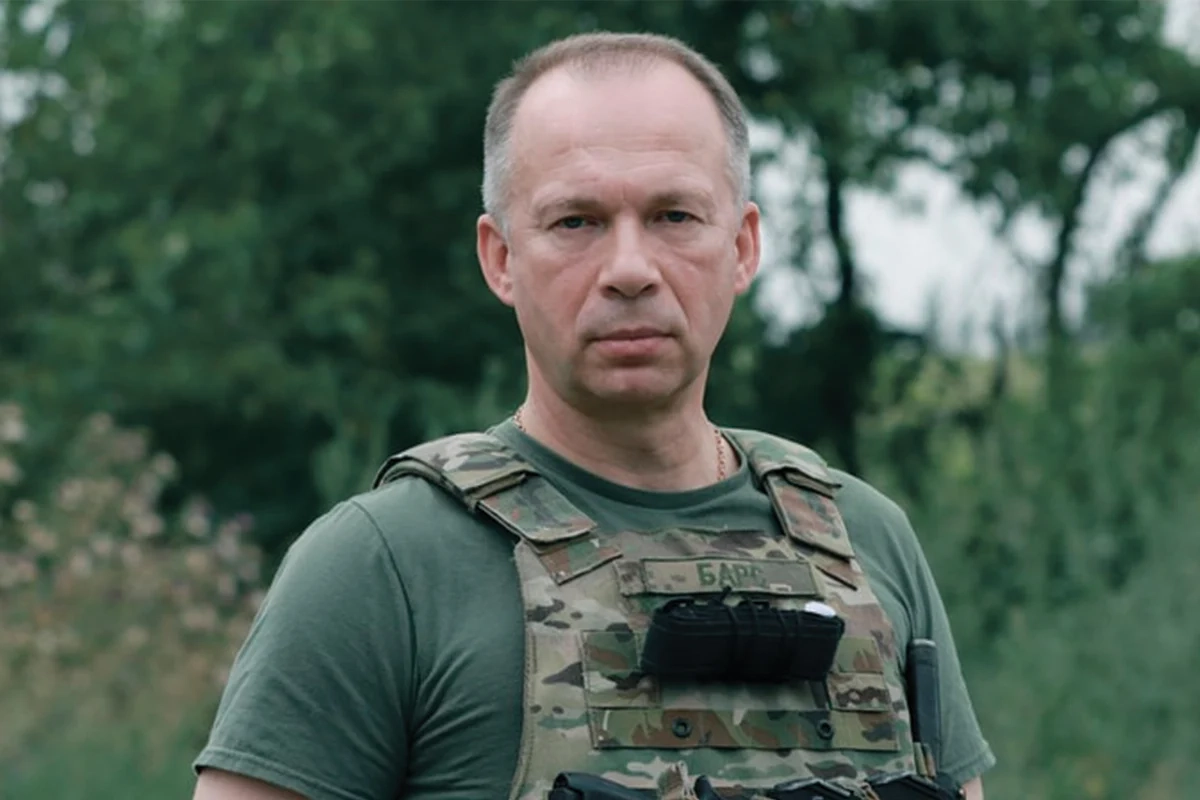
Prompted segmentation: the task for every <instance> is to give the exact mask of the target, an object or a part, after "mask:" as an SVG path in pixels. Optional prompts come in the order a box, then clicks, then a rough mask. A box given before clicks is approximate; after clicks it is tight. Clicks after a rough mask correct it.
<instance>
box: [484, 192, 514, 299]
mask: <svg viewBox="0 0 1200 800" xmlns="http://www.w3.org/2000/svg"><path fill="white" fill-rule="evenodd" d="M475 254H476V256H477V257H478V258H479V268H480V269H481V270H482V271H483V279H484V280H485V281H487V285H488V288H489V289H491V290H492V294H494V295H496V297H498V298H499V299H500V302H501V303H504V304H505V305H506V306H511V305H512V304H513V301H512V276H511V274H510V273H509V271H508V255H509V250H508V242H507V240H505V238H504V231H503V230H501V228H500V223H499V222H498V221H497V220H496V219H495V218H493V217H492V216H491V215H490V214H484V215H482V216H481V217H480V218H479V220H478V221H477V222H476V223H475Z"/></svg>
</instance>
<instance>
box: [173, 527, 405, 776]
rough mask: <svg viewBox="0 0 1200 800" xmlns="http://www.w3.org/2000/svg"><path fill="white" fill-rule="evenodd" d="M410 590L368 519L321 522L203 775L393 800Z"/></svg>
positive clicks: (290, 576)
mask: <svg viewBox="0 0 1200 800" xmlns="http://www.w3.org/2000/svg"><path fill="white" fill-rule="evenodd" d="M399 580H400V579H399V576H398V574H397V573H396V569H395V565H394V564H393V563H392V561H391V558H390V554H389V552H388V550H387V547H386V546H385V545H384V543H383V541H382V539H381V537H380V536H379V534H378V531H377V530H375V529H374V527H373V522H372V521H371V520H370V518H369V517H367V516H366V514H365V513H364V512H362V511H361V510H359V509H357V508H355V507H353V506H351V505H343V506H339V507H337V508H336V509H334V511H332V512H330V513H329V514H327V515H326V516H325V517H323V518H322V519H321V520H318V521H317V522H316V523H314V525H313V526H312V527H310V528H309V530H308V531H306V532H305V534H304V535H303V536H301V538H300V539H299V540H297V542H296V543H295V544H294V545H293V547H292V549H291V550H290V551H289V553H288V555H287V558H286V559H285V561H284V564H283V565H282V566H281V568H280V570H279V572H278V573H277V575H276V577H275V580H274V581H273V582H272V585H271V588H270V590H269V591H268V594H267V597H266V599H265V601H264V603H263V607H262V609H261V610H260V612H259V615H258V617H257V618H256V619H255V621H254V624H253V626H252V627H251V631H250V634H249V636H248V637H247V639H246V642H245V643H244V644H243V646H242V648H241V651H240V652H239V654H238V656H237V658H236V659H235V661H234V664H233V667H232V669H231V671H230V676H229V680H228V682H227V685H226V688H225V692H224V694H223V696H222V698H221V703H220V705H219V707H218V710H217V715H216V720H215V722H214V724H213V728H212V732H211V734H210V738H209V742H208V746H207V747H206V748H205V749H204V751H203V752H202V753H201V754H200V756H199V758H198V759H197V760H196V764H195V766H196V768H197V769H201V768H208V767H212V768H216V769H221V770H225V771H226V772H232V773H237V774H239V775H244V776H246V777H247V778H253V779H258V780H260V781H264V782H266V783H268V784H271V785H275V786H280V787H283V788H286V789H288V790H291V791H293V792H297V793H299V794H300V796H303V797H306V798H309V800H334V798H361V799H362V800H385V799H386V800H390V798H393V797H394V796H395V794H396V791H397V788H398V787H399V786H400V785H401V784H402V782H403V779H404V774H405V771H406V769H407V763H406V754H407V749H408V740H407V729H408V726H407V715H408V714H410V713H411V706H412V701H411V696H410V692H409V689H410V687H411V685H412V681H413V669H412V668H411V658H412V653H413V650H414V645H413V643H412V636H411V628H410V619H409V616H410V615H409V611H408V606H407V602H406V600H405V598H404V592H403V588H402V587H401V586H400V584H399ZM255 796H256V795H248V797H255ZM283 796H285V797H286V796H288V795H283Z"/></svg>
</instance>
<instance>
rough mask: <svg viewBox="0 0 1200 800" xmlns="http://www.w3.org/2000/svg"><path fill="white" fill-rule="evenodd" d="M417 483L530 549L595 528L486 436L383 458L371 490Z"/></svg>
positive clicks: (450, 439)
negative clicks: (411, 479)
mask: <svg viewBox="0 0 1200 800" xmlns="http://www.w3.org/2000/svg"><path fill="white" fill-rule="evenodd" d="M410 476H412V477H418V478H421V479H422V480H426V481H428V482H430V483H432V484H434V485H436V486H438V487H440V488H441V489H443V490H445V491H446V492H447V493H449V494H450V496H451V497H453V498H454V499H456V500H458V501H459V502H460V503H462V504H463V505H464V506H465V507H466V508H467V509H468V510H469V511H471V512H472V513H480V514H484V515H486V516H488V517H490V518H491V519H493V520H495V521H496V522H498V523H500V524H501V525H502V526H504V527H505V528H506V529H508V530H509V531H510V532H511V533H513V534H514V535H516V536H518V537H520V538H521V539H524V540H526V541H528V542H530V543H532V544H535V545H549V544H553V543H557V542H565V541H568V540H572V539H576V538H579V537H582V536H584V535H586V534H588V533H590V532H591V531H593V530H594V529H595V527H596V526H595V523H594V522H593V521H592V520H591V519H590V518H589V517H588V516H587V515H586V514H584V513H583V512H581V511H580V510H579V509H577V508H576V507H575V506H574V505H573V504H572V503H571V501H569V500H568V499H567V498H566V497H564V496H563V495H562V494H561V493H560V492H559V491H558V490H557V489H555V488H554V486H553V485H551V483H550V482H549V481H548V480H546V479H545V478H544V477H542V476H541V475H540V474H539V473H538V471H537V470H536V469H535V468H534V467H533V465H531V464H530V463H529V462H528V461H526V460H525V459H524V458H522V457H521V456H520V455H519V454H518V453H517V452H516V451H515V450H513V449H512V448H511V447H509V446H508V445H506V444H505V443H504V442H502V441H500V439H498V438H497V437H495V436H493V435H491V434H489V433H477V432H472V433H459V434H454V435H451V436H445V437H442V438H440V439H434V440H432V441H429V442H425V443H423V444H419V445H416V446H415V447H411V448H409V449H407V450H404V451H403V452H400V453H396V454H395V455H393V456H391V457H389V458H388V459H387V460H386V461H385V462H384V464H383V466H381V467H380V468H379V471H378V472H377V473H376V476H375V480H374V481H373V482H372V488H379V487H381V486H384V485H386V484H388V483H391V482H393V481H395V480H398V479H400V478H403V477H410Z"/></svg>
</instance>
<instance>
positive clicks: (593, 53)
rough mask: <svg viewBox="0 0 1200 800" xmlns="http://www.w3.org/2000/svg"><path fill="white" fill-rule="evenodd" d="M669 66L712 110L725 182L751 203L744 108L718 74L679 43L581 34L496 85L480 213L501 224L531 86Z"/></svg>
mask: <svg viewBox="0 0 1200 800" xmlns="http://www.w3.org/2000/svg"><path fill="white" fill-rule="evenodd" d="M663 61H665V62H669V63H674V64H677V65H679V66H681V67H683V68H684V69H686V70H687V71H688V72H689V73H691V75H692V76H693V77H694V78H696V80H698V81H699V82H700V83H701V85H703V86H704V88H705V89H706V90H707V91H708V93H709V95H711V96H712V99H713V100H714V102H715V103H716V105H717V110H718V111H719V112H720V115H721V122H722V125H723V127H724V129H725V138H726V140H727V145H728V149H729V164H728V172H729V180H730V182H731V184H732V186H733V190H734V193H735V195H736V197H737V203H738V205H739V206H740V205H742V204H743V203H745V202H746V201H747V200H748V199H749V198H750V133H749V129H748V125H747V122H746V109H745V107H744V106H743V105H742V101H741V98H739V97H738V94H737V92H736V91H734V88H733V87H732V86H731V85H730V83H729V81H728V80H727V79H726V78H725V76H724V75H723V74H721V70H720V69H718V68H717V66H716V65H714V64H713V63H712V62H710V61H709V60H708V59H706V58H705V57H704V56H702V55H700V54H699V53H697V52H696V51H695V50H693V49H692V48H690V47H688V46H687V45H686V44H684V43H683V42H681V41H679V40H678V39H673V38H671V37H669V36H661V35H657V34H648V33H609V32H596V33H581V34H576V35H574V36H569V37H567V38H565V39H559V40H558V41H555V42H551V43H550V44H548V45H545V46H543V47H541V48H539V49H537V50H535V51H533V52H532V53H530V54H529V55H527V56H525V57H524V58H522V59H520V60H518V61H517V62H516V63H515V64H514V65H513V71H512V72H511V73H510V74H509V75H508V77H506V78H504V79H503V80H501V81H500V82H499V83H497V84H496V88H495V90H494V91H493V93H492V101H491V104H490V105H489V106H488V113H487V122H486V124H485V126H484V135H483V208H484V211H486V212H487V213H488V214H490V215H491V216H493V217H494V218H496V219H497V220H499V221H500V223H501V225H503V224H505V219H504V205H505V203H506V201H507V200H508V197H507V195H508V186H509V182H510V180H511V178H512V155H511V146H512V142H511V135H512V127H513V119H514V118H515V117H516V113H517V107H518V106H519V105H520V103H521V98H522V97H524V96H525V93H526V92H527V91H528V90H529V87H530V86H532V85H533V83H534V82H535V81H536V80H537V79H538V78H540V77H541V76H543V75H545V74H546V73H547V72H550V71H551V70H553V69H557V68H559V67H566V68H568V69H576V70H581V71H583V72H587V73H592V72H600V73H604V72H608V71H612V70H617V69H621V68H634V67H643V66H650V65H652V64H654V63H655V62H663Z"/></svg>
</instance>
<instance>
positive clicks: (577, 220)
mask: <svg viewBox="0 0 1200 800" xmlns="http://www.w3.org/2000/svg"><path fill="white" fill-rule="evenodd" d="M584 225H587V220H586V219H584V218H583V217H580V216H574V217H563V218H562V219H560V220H559V221H558V222H556V223H554V227H556V228H566V229H567V230H569V231H576V230H579V229H580V228H582V227H583V226H584Z"/></svg>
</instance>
